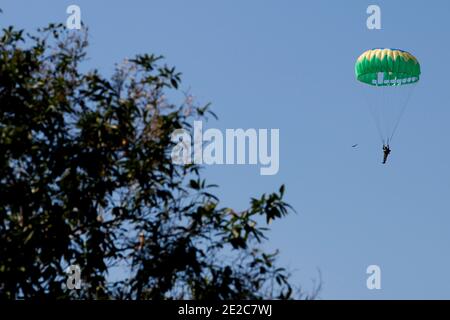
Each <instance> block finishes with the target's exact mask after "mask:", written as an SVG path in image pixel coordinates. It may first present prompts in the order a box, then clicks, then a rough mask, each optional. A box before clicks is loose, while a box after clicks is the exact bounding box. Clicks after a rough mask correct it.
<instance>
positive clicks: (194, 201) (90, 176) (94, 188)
mask: <svg viewBox="0 0 450 320" xmlns="http://www.w3.org/2000/svg"><path fill="white" fill-rule="evenodd" d="M86 39H87V37H86V33H85V32H81V31H67V30H65V28H64V27H63V26H62V25H52V24H51V25H49V27H47V28H43V29H40V30H39V31H38V32H37V33H36V34H35V35H31V34H25V33H24V31H19V30H16V29H14V28H13V27H9V28H7V29H4V30H3V32H2V34H1V37H0V297H3V298H30V297H54V298H96V299H103V298H104V299H112V298H118V299H121V298H127V299H171V298H173V299H178V298H188V299H249V298H251V299H253V298H255V299H259V298H289V297H291V296H292V286H291V284H290V283H289V281H288V280H289V279H288V278H289V277H288V272H287V271H286V270H285V269H284V268H280V267H278V266H277V263H276V262H277V260H276V257H277V255H276V253H267V252H264V251H263V250H262V249H261V243H262V242H263V241H264V240H265V239H266V238H265V232H266V231H267V229H266V228H265V227H264V226H261V224H263V225H264V224H265V222H267V223H268V222H270V221H272V220H276V219H278V218H281V217H283V216H285V215H286V214H287V213H288V212H289V211H290V207H289V205H288V204H286V203H285V202H284V201H283V193H284V187H281V188H280V189H279V191H278V192H276V193H272V194H265V195H262V196H261V197H259V198H255V199H251V201H250V205H249V208H248V209H247V210H244V211H241V212H235V211H234V210H233V209H230V208H224V207H221V206H220V204H219V199H218V198H217V197H216V196H215V195H213V194H212V190H211V188H213V187H215V186H213V185H209V184H207V183H206V182H205V181H204V180H203V179H202V178H201V176H200V169H201V168H200V167H199V166H197V165H184V166H182V165H175V164H173V163H172V161H171V157H170V156H171V150H172V147H173V142H171V133H172V132H173V131H174V130H175V129H178V128H184V129H187V130H192V128H191V127H190V124H191V123H193V120H194V119H206V118H207V116H209V115H211V113H210V112H209V106H208V105H206V106H199V105H198V104H197V102H196V101H195V100H193V99H192V98H191V97H190V96H189V95H184V98H183V99H180V101H181V102H180V103H179V104H173V103H171V102H170V101H169V99H168V96H174V97H175V96H176V95H175V93H176V92H180V89H179V84H180V74H179V73H177V72H176V71H175V69H174V68H171V67H168V66H166V65H164V64H163V60H162V58H161V57H159V56H155V55H146V54H145V55H138V56H136V57H135V58H134V59H130V60H126V61H124V62H123V63H121V64H119V65H118V66H117V67H116V69H115V72H114V74H113V75H112V76H111V77H110V78H107V77H104V76H102V75H101V74H100V73H99V72H98V71H86V72H82V71H81V70H82V69H83V68H81V63H82V62H83V61H84V60H85V57H86V48H87V40H86ZM236 185H237V187H239V181H236ZM259 218H262V219H259ZM69 265H79V266H80V268H81V279H82V285H81V289H80V290H69V289H68V288H67V287H66V280H67V274H66V268H67V267H68V266H69Z"/></svg>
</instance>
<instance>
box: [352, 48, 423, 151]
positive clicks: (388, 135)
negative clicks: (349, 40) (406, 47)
mask: <svg viewBox="0 0 450 320" xmlns="http://www.w3.org/2000/svg"><path fill="white" fill-rule="evenodd" d="M355 74H356V79H357V80H358V81H359V82H361V83H362V84H363V85H364V86H363V87H364V91H365V93H366V97H367V100H368V105H369V109H370V111H371V113H372V117H373V118H374V120H375V124H376V127H377V130H378V133H379V135H380V139H381V141H382V142H383V145H389V143H390V142H391V141H392V139H393V138H394V135H395V132H396V131H397V127H398V125H399V123H400V120H401V118H402V116H403V114H404V111H405V109H406V106H407V105H408V101H409V99H410V96H411V94H412V91H413V90H414V87H415V86H416V84H417V82H418V81H419V79H420V64H419V61H418V60H417V59H416V58H415V57H414V56H413V55H412V54H411V53H409V52H406V51H403V50H400V49H383V48H378V49H371V50H367V51H366V52H364V53H363V54H361V55H360V56H359V58H358V59H357V61H356V64H355Z"/></svg>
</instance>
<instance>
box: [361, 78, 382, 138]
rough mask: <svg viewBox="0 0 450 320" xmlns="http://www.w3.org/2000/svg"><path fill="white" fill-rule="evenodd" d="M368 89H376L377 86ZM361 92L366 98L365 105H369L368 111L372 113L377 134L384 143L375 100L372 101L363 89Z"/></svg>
mask: <svg viewBox="0 0 450 320" xmlns="http://www.w3.org/2000/svg"><path fill="white" fill-rule="evenodd" d="M377 87H378V85H377ZM368 90H378V88H376V89H375V88H370V89H368ZM363 92H364V96H365V98H366V100H367V105H368V107H369V112H370V114H371V115H372V118H373V120H374V122H375V126H376V128H377V131H378V136H379V137H380V140H381V142H382V143H384V139H383V134H382V130H381V120H380V117H379V115H378V114H377V112H376V105H377V102H376V101H375V102H374V101H372V100H371V99H370V96H369V94H368V93H367V92H366V91H365V90H363Z"/></svg>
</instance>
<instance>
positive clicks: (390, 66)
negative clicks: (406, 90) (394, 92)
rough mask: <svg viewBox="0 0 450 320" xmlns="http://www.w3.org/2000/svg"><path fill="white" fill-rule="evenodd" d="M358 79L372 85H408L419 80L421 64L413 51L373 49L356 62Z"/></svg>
mask: <svg viewBox="0 0 450 320" xmlns="http://www.w3.org/2000/svg"><path fill="white" fill-rule="evenodd" d="M355 74H356V78H357V79H358V81H361V82H363V83H366V84H369V85H372V86H398V85H408V84H411V83H415V82H417V81H419V78H420V64H419V61H418V60H417V59H416V57H414V56H413V55H412V54H411V53H409V52H406V51H403V50H399V49H382V48H379V49H371V50H367V51H366V52H364V53H363V54H362V55H360V56H359V58H358V60H357V61H356V64H355Z"/></svg>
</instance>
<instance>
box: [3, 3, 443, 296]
mask: <svg viewBox="0 0 450 320" xmlns="http://www.w3.org/2000/svg"><path fill="white" fill-rule="evenodd" d="M373 3H374V4H378V5H380V6H381V9H382V28H383V29H382V30H380V31H369V30H368V29H367V28H366V18H367V14H366V8H367V6H368V5H369V4H373ZM69 4H78V5H79V6H80V7H81V9H82V19H83V21H84V22H85V23H86V24H87V25H88V26H89V27H90V35H91V47H90V49H89V57H90V61H89V64H90V65H91V66H95V67H98V68H99V69H100V70H101V71H102V72H104V73H110V72H111V71H112V68H113V65H114V63H116V62H119V61H121V60H122V59H123V58H125V57H132V56H133V55H134V54H135V53H144V52H149V53H160V54H163V55H165V56H166V58H167V62H168V63H169V64H173V65H175V66H177V68H178V69H179V70H180V71H182V72H183V88H184V89H188V88H189V87H190V88H191V92H192V93H193V94H194V95H195V96H196V97H197V98H198V99H200V101H203V102H208V101H211V102H212V103H213V110H214V111H215V112H216V113H217V114H218V115H219V117H220V119H219V121H214V122H210V123H209V124H208V125H209V126H213V127H217V128H220V129H225V128H279V129H280V140H281V141H280V148H281V153H280V171H279V173H278V175H276V176H260V175H259V168H258V167H256V166H215V167H208V168H206V169H205V171H204V174H205V176H206V178H208V180H210V181H211V182H215V183H217V184H219V185H220V189H219V191H218V194H219V196H220V197H221V199H222V201H223V203H222V204H223V205H226V206H233V207H235V208H237V209H244V208H245V207H246V206H248V202H249V199H250V197H251V196H256V195H259V194H261V193H263V192H269V191H273V190H276V189H277V188H278V187H279V186H280V185H281V184H282V183H284V184H286V188H287V200H288V202H290V203H291V204H292V205H293V206H294V207H295V209H296V210H297V211H298V214H293V215H290V216H288V217H287V218H286V219H284V220H282V221H279V222H277V223H275V224H274V225H273V226H272V231H271V233H270V241H269V243H268V244H267V247H268V248H270V249H273V248H279V249H280V250H281V257H280V262H281V263H282V264H284V265H286V266H288V267H289V268H290V269H291V270H292V271H293V272H294V275H293V280H294V281H295V282H296V283H298V284H302V285H304V286H305V288H306V289H308V288H310V287H311V286H312V282H311V279H314V278H316V279H317V277H318V275H317V268H319V269H320V270H321V272H322V280H323V291H322V293H321V298H323V299H332V298H333V299H349V298H357V299H380V298H385V299H392V298H402V299H408V298H414V299H415V298H447V299H449V298H450V272H449V270H450V248H449V243H450V233H449V230H450V196H449V195H450V144H449V137H450V126H449V121H450V108H449V101H450V90H449V89H450V85H449V74H450V60H449V51H450V37H449V31H450V26H449V23H448V17H449V16H450V2H448V1H446V0H442V1H437V0H436V1H420V2H419V1H356V0H354V1H347V0H345V1H344V0H341V1H317V0H314V1H294V0H292V1H287V0H282V1H274V0H272V1H263V0H246V1H225V0H216V1H210V0H202V1H200V0H190V1H185V0H179V1H175V0H160V1H137V0H134V1H133V0H128V1H39V2H38V1H33V2H31V1H17V0H15V1H2V2H1V4H0V7H1V8H2V9H3V11H4V13H3V14H2V15H0V25H1V26H2V27H3V26H6V25H9V24H14V25H16V26H20V27H25V28H27V29H35V28H36V27H38V26H43V25H46V24H47V23H48V22H50V21H55V22H65V20H66V17H67V15H66V13H65V10H66V7H67V6H68V5H69ZM373 47H397V48H402V49H405V50H408V51H411V52H412V53H414V55H416V56H417V57H418V59H419V60H420V62H421V66H422V78H421V82H420V83H419V85H418V86H417V88H416V89H415V92H414V96H413V98H412V99H411V102H410V104H409V108H408V110H407V113H406V114H405V117H404V118H403V120H402V123H401V125H400V128H399V130H398V132H397V136H396V141H395V143H394V145H393V146H392V147H393V153H392V158H391V159H390V163H389V165H387V166H382V165H381V164H380V161H381V145H380V142H379V140H378V136H377V133H376V129H375V126H374V124H373V121H372V119H371V117H370V114H369V111H368V108H367V107H366V103H365V100H364V96H363V95H362V94H361V91H360V90H359V89H360V87H359V86H358V85H357V83H356V81H355V79H354V69H353V68H354V62H355V59H356V58H357V57H358V55H359V54H360V53H361V52H363V51H364V50H366V49H369V48H373ZM355 143H359V147H358V148H356V149H354V148H351V145H353V144H355ZM370 264H377V265H379V266H380V267H381V270H382V289H381V290H378V291H377V290H372V291H370V290H368V289H367V288H366V278H367V275H366V273H365V272H366V268H367V266H368V265H370Z"/></svg>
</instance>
